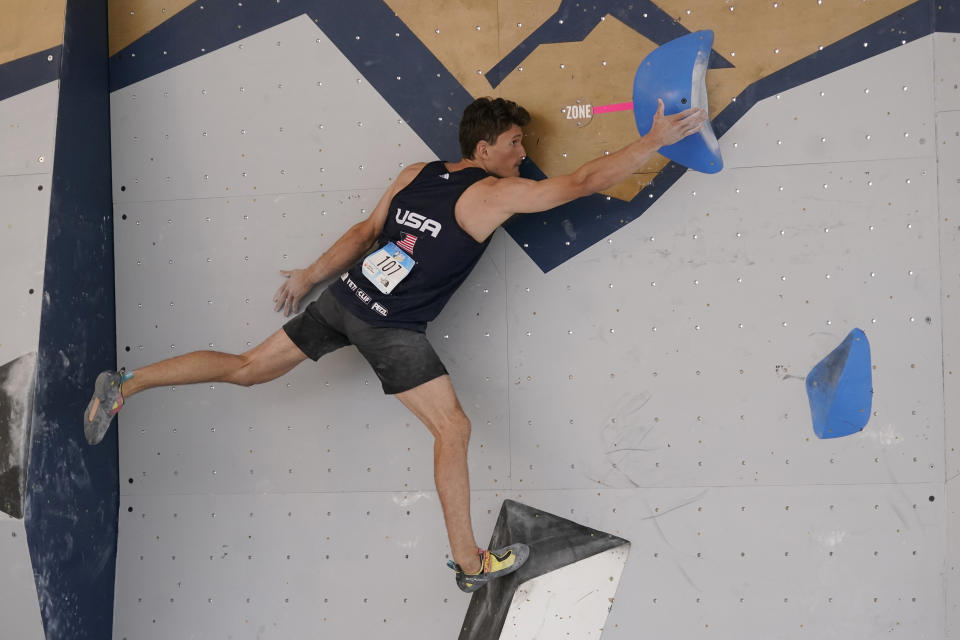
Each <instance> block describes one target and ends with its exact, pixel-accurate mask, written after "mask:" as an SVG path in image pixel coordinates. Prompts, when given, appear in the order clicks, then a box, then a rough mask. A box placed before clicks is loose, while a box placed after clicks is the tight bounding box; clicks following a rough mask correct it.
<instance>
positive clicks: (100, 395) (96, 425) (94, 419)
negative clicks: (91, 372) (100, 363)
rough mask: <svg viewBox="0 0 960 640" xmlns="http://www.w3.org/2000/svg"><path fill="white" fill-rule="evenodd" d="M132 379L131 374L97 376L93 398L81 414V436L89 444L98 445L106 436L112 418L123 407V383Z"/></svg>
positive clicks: (121, 371) (121, 372)
mask: <svg viewBox="0 0 960 640" xmlns="http://www.w3.org/2000/svg"><path fill="white" fill-rule="evenodd" d="M132 377H133V373H127V372H126V371H125V370H124V369H121V370H120V371H104V372H102V373H101V374H100V375H98V376H97V381H96V383H95V384H94V390H93V397H92V398H90V402H89V403H88V404H87V410H86V411H85V412H84V414H83V435H85V436H86V438H87V442H88V443H90V444H98V443H99V442H100V441H101V440H103V436H105V435H106V434H107V430H108V429H109V428H110V423H111V422H113V416H115V415H117V412H118V411H120V407H122V406H123V392H122V387H123V383H124V382H125V381H127V380H129V379H130V378H132Z"/></svg>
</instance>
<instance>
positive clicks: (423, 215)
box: [330, 160, 490, 331]
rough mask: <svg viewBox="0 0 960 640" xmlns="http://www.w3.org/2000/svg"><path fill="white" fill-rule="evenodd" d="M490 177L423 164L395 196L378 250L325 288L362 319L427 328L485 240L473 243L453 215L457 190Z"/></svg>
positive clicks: (476, 170) (475, 170)
mask: <svg viewBox="0 0 960 640" xmlns="http://www.w3.org/2000/svg"><path fill="white" fill-rule="evenodd" d="M487 175H488V174H487V172H486V171H484V170H483V169H480V168H477V167H468V168H466V169H461V170H460V171H456V172H453V173H451V172H449V171H447V169H446V166H445V164H444V162H443V161H439V160H438V161H436V162H431V163H429V164H427V165H426V166H425V167H424V168H423V169H422V170H421V171H420V173H418V174H417V177H415V178H414V179H413V180H412V181H411V182H410V184H408V185H407V186H406V187H404V188H403V189H401V190H400V192H399V193H397V195H395V196H394V197H393V200H392V201H391V202H390V211H389V213H388V215H387V221H386V224H384V226H383V231H382V232H381V233H380V237H379V238H378V239H377V244H376V248H375V249H373V250H372V251H370V252H369V253H368V254H367V256H366V257H365V258H364V259H362V260H360V261H359V262H357V263H356V264H355V265H353V266H352V267H351V268H350V269H349V270H348V271H347V272H346V273H344V274H343V275H342V276H340V279H339V280H338V281H336V282H334V283H333V284H331V285H330V291H331V292H332V293H333V294H334V295H335V296H336V297H337V299H338V300H340V302H342V303H343V305H344V306H345V307H346V308H347V309H348V310H349V311H350V312H352V313H353V314H354V315H355V316H357V317H359V318H360V319H361V320H364V321H365V322H368V323H370V324H373V325H376V326H382V327H398V328H403V329H413V330H415V331H425V330H426V327H427V323H428V322H430V321H431V320H433V319H434V318H436V317H437V315H438V314H439V313H440V310H441V309H443V307H444V305H445V304H446V303H447V301H448V300H449V299H450V297H451V296H452V295H453V292H454V291H456V290H457V287H459V286H460V285H461V284H462V283H463V281H464V280H466V279H467V276H468V275H470V272H471V271H472V270H473V268H474V266H476V264H477V262H478V261H479V260H480V256H481V255H483V251H484V249H486V248H487V245H488V244H489V243H490V238H487V239H486V240H485V241H484V242H477V241H476V240H474V239H473V238H472V237H471V236H470V235H469V234H468V233H467V232H466V231H464V230H463V229H462V228H461V227H460V225H459V224H458V223H457V219H456V217H455V216H454V207H455V206H456V204H457V200H458V199H459V198H460V195H461V194H462V193H463V192H464V191H466V189H467V187H469V186H470V185H472V184H473V183H475V182H477V181H478V180H482V179H483V178H486V177H487ZM398 279H399V281H397V280H398Z"/></svg>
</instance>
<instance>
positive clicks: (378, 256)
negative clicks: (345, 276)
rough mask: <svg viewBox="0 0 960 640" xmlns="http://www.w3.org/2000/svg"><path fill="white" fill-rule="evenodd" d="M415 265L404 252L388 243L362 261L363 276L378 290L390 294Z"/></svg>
mask: <svg viewBox="0 0 960 640" xmlns="http://www.w3.org/2000/svg"><path fill="white" fill-rule="evenodd" d="M415 264H417V263H416V262H414V260H413V258H411V257H410V256H408V255H407V254H406V252H405V251H404V250H403V249H401V248H400V247H398V246H397V245H395V244H394V243H392V242H389V243H387V244H386V246H384V247H383V248H382V249H379V250H378V251H374V252H373V253H371V254H370V255H369V256H367V257H366V258H364V259H363V275H364V276H365V277H366V278H367V280H369V281H370V282H372V283H373V285H374V286H375V287H376V288H377V289H379V290H380V292H381V293H390V292H391V291H393V289H394V287H396V286H397V285H398V284H400V282H401V281H402V280H403V279H404V278H406V277H407V275H408V274H409V273H410V271H411V270H412V269H413V266H414V265H415Z"/></svg>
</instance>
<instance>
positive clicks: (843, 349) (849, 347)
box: [807, 329, 873, 438]
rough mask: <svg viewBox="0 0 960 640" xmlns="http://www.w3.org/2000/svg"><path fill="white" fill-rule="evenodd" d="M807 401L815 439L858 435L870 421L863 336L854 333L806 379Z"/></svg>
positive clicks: (870, 385)
mask: <svg viewBox="0 0 960 640" xmlns="http://www.w3.org/2000/svg"><path fill="white" fill-rule="evenodd" d="M807 398H808V399H809V400H810V413H811V415H812V416H813V432H814V433H816V434H817V437H818V438H839V437H842V436H847V435H850V434H851V433H857V432H859V431H862V430H863V428H864V427H865V426H867V422H868V421H869V420H870V407H871V403H872V401H873V377H872V373H871V367H870V342H869V341H868V340H867V334H865V333H864V332H863V331H862V330H860V329H854V330H853V331H851V332H850V333H849V335H847V337H846V338H845V339H844V341H843V342H841V343H840V346H838V347H837V348H836V349H834V350H833V351H832V352H830V355H828V356H827V357H826V358H824V359H823V360H821V361H820V362H818V363H817V366H815V367H814V368H813V369H812V370H811V371H810V374H809V375H807Z"/></svg>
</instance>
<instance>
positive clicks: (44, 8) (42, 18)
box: [0, 0, 67, 64]
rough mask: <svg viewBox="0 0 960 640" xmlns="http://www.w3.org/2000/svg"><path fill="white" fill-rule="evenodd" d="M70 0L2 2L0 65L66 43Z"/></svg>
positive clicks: (17, 0) (0, 5) (0, 8)
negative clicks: (65, 31) (66, 25)
mask: <svg viewBox="0 0 960 640" xmlns="http://www.w3.org/2000/svg"><path fill="white" fill-rule="evenodd" d="M66 8H67V2H66V0H0V64H5V63H7V62H10V61H11V60H17V59H18V58H22V57H24V56H28V55H30V54H31V53H37V52H38V51H44V50H46V49H50V48H53V47H56V46H57V45H59V44H62V43H63V16H64V14H65V12H66Z"/></svg>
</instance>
